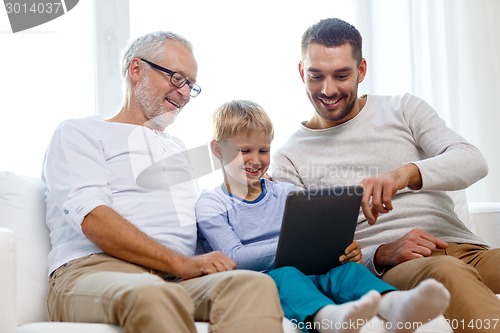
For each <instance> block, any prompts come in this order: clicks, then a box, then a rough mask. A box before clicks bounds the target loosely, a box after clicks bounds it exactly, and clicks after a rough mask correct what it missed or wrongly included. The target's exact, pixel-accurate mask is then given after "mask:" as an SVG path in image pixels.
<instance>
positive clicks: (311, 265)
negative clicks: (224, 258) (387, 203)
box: [274, 186, 363, 275]
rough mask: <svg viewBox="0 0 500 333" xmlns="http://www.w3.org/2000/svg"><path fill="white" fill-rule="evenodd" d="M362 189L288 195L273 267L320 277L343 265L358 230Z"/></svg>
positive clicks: (302, 192)
mask: <svg viewBox="0 0 500 333" xmlns="http://www.w3.org/2000/svg"><path fill="white" fill-rule="evenodd" d="M362 195H363V188H362V187H361V186H343V187H334V188H328V189H321V190H318V191H314V192H312V191H300V192H292V193H290V194H289V195H288V198H287V201H286V204H285V212H284V215H283V222H282V225H281V231H280V238H279V241H278V248H277V251H276V259H275V262H274V267H275V268H278V267H282V266H293V267H296V268H298V269H299V270H300V271H302V272H303V273H304V274H306V275H313V274H314V275H318V274H324V273H326V272H328V271H329V270H330V269H332V268H334V267H336V266H338V265H340V262H339V260H338V258H339V256H340V255H342V253H343V252H344V250H345V248H346V247H347V246H348V245H349V244H351V242H352V241H353V237H354V231H355V229H356V223H357V220H358V214H359V209H360V206H361V197H362Z"/></svg>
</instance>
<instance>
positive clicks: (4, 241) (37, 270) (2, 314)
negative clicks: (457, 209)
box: [0, 171, 500, 333]
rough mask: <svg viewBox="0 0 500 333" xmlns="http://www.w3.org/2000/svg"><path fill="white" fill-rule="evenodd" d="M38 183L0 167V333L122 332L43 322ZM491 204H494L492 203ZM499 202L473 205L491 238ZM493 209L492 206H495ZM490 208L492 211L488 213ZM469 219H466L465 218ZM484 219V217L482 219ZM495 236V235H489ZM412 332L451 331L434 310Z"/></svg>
mask: <svg viewBox="0 0 500 333" xmlns="http://www.w3.org/2000/svg"><path fill="white" fill-rule="evenodd" d="M44 191H45V188H44V184H43V183H42V181H41V180H40V179H38V178H32V177H26V176H22V175H17V174H15V173H13V172H9V171H3V172H0V267H1V272H2V274H0V286H1V289H0V296H1V297H0V332H1V333H80V332H81V333H88V332H92V333H123V330H122V329H121V328H120V327H117V326H113V325H106V324H90V323H59V322H49V321H48V319H47V313H46V296H47V295H46V294H47V256H48V253H49V249H50V239H49V234H48V229H47V226H46V224H45V203H44ZM495 207H496V208H495ZM499 207H500V205H499V204H496V206H495V204H491V205H489V206H488V207H482V208H488V212H485V210H484V209H483V210H481V207H476V208H477V216H476V217H475V215H474V214H473V215H471V219H470V220H471V221H472V222H473V223H478V225H481V226H480V229H481V230H482V231H483V232H486V233H488V236H489V237H490V239H492V240H493V241H498V239H499V238H500V234H498V233H497V234H496V236H494V235H491V232H489V231H488V230H487V225H491V224H492V223H491V221H496V220H495V219H499V218H500V208H499ZM495 209H496V210H495ZM492 211H493V213H492ZM467 220H468V221H469V219H467ZM486 220H487V221H486ZM495 237H496V239H495ZM196 328H197V331H198V332H199V333H206V332H208V324H207V323H201V322H197V323H196ZM283 329H284V332H285V333H300V332H302V331H301V330H300V329H298V327H297V325H294V324H293V323H292V322H291V321H289V320H288V319H286V318H285V319H284V321H283ZM379 332H380V333H382V332H385V330H384V329H383V322H382V321H381V320H380V319H379V318H373V319H372V320H370V321H369V322H368V323H367V324H366V325H365V326H363V328H362V330H361V333H379ZM416 332H418V333H423V332H433V333H441V332H442V333H451V332H453V331H452V329H451V328H450V326H449V325H448V324H447V322H446V320H445V318H444V317H443V316H440V317H438V318H436V319H435V320H433V321H431V322H429V323H427V324H425V325H423V326H421V327H420V328H419V329H418V330H417V331H416Z"/></svg>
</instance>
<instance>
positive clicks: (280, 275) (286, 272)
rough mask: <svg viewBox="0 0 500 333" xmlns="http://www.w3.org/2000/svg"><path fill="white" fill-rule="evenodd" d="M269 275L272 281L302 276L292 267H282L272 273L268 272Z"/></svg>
mask: <svg viewBox="0 0 500 333" xmlns="http://www.w3.org/2000/svg"><path fill="white" fill-rule="evenodd" d="M269 275H270V276H271V277H272V278H273V279H274V280H278V281H279V280H281V279H284V278H290V277H293V276H298V275H300V276H302V275H304V274H303V273H302V272H300V271H299V270H298V269H297V268H295V267H292V266H283V267H280V268H276V269H273V270H272V271H270V272H269Z"/></svg>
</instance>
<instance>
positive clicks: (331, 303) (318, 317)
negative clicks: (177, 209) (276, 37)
mask: <svg viewBox="0 0 500 333" xmlns="http://www.w3.org/2000/svg"><path fill="white" fill-rule="evenodd" d="M214 124H215V126H214V140H213V141H212V142H211V147H212V151H213V153H214V155H215V156H216V157H217V158H218V159H219V160H220V161H221V164H222V171H223V175H224V183H223V184H222V185H220V186H218V187H216V188H215V189H214V190H206V191H204V192H203V193H202V194H201V196H200V199H199V200H198V202H197V204H196V218H197V221H198V229H199V235H200V241H201V243H202V244H203V246H204V248H205V250H206V251H208V252H210V251H213V250H216V251H222V252H223V253H224V254H226V255H228V256H229V257H231V258H232V259H233V260H234V261H235V262H236V263H237V265H238V267H239V268H244V269H252V270H256V271H265V272H267V273H268V274H269V275H270V276H271V277H272V278H273V279H274V281H275V282H276V285H277V287H278V290H279V294H280V300H281V304H282V306H283V310H284V312H285V315H286V317H287V318H289V319H291V321H292V322H294V323H296V324H297V325H298V327H304V328H308V329H309V330H310V331H313V329H314V330H316V331H318V332H320V333H326V332H335V333H356V332H358V331H359V330H360V329H361V327H362V326H363V324H365V323H366V322H367V321H368V319H370V318H371V317H373V316H374V315H376V314H377V313H378V314H379V315H380V316H381V317H382V318H384V319H385V320H387V321H388V322H390V327H392V328H393V330H392V332H399V333H402V332H412V331H413V330H412V329H408V328H407V327H408V326H407V325H405V323H407V322H412V323H416V322H420V323H421V322H423V323H426V322H428V321H429V320H432V319H433V318H434V317H436V316H437V315H439V314H441V313H442V311H444V309H445V308H446V307H447V305H448V301H449V294H448V291H447V290H446V289H445V288H444V287H443V285H442V284H440V283H438V282H437V281H435V280H433V279H429V280H427V281H425V282H423V283H421V284H420V285H419V286H418V287H416V288H415V289H413V290H411V291H396V289H395V288H394V287H393V286H391V285H389V284H387V283H385V282H383V281H382V280H380V279H378V278H377V277H375V276H374V275H373V274H372V273H370V272H369V271H368V269H366V268H365V267H364V266H363V265H360V264H359V262H360V261H361V252H360V249H359V245H358V244H357V242H353V243H352V244H351V245H349V246H348V247H347V249H346V251H345V254H344V255H342V256H341V258H339V259H340V261H341V262H342V263H343V265H341V266H339V267H335V268H332V269H331V270H330V271H328V272H327V273H326V274H322V275H310V276H306V275H304V274H302V273H301V272H300V271H298V270H297V269H295V268H293V267H281V268H278V269H272V267H273V263H274V258H275V255H276V247H277V244H278V235H279V232H280V228H281V220H282V218H283V212H284V205H285V200H286V198H287V196H288V194H289V193H290V192H291V191H293V190H294V189H295V187H294V186H293V185H292V184H289V183H275V182H271V181H268V180H266V179H264V178H263V176H264V175H265V173H266V171H267V169H268V167H269V160H270V152H271V141H272V138H273V126H272V123H271V119H270V118H269V117H268V115H267V114H266V112H265V111H264V110H263V109H262V107H261V106H260V105H258V104H256V103H254V102H252V101H247V100H237V101H231V102H228V103H225V104H224V105H222V106H221V107H220V108H219V109H218V111H217V112H216V113H215V114H214ZM380 294H383V296H382V297H381V295H380ZM430 298H432V300H431V301H430V300H429V299H430ZM325 323H329V324H326V325H325ZM402 326H404V327H405V328H404V329H401V328H400V327H402ZM410 326H411V325H410ZM414 328H415V327H414Z"/></svg>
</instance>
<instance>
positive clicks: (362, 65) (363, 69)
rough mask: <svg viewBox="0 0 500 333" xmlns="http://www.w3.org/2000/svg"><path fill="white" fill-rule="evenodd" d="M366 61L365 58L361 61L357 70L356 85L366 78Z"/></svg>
mask: <svg viewBox="0 0 500 333" xmlns="http://www.w3.org/2000/svg"><path fill="white" fill-rule="evenodd" d="M366 66H367V65H366V60H365V58H363V59H361V63H360V64H359V68H358V83H361V82H363V80H364V79H365V76H366Z"/></svg>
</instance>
